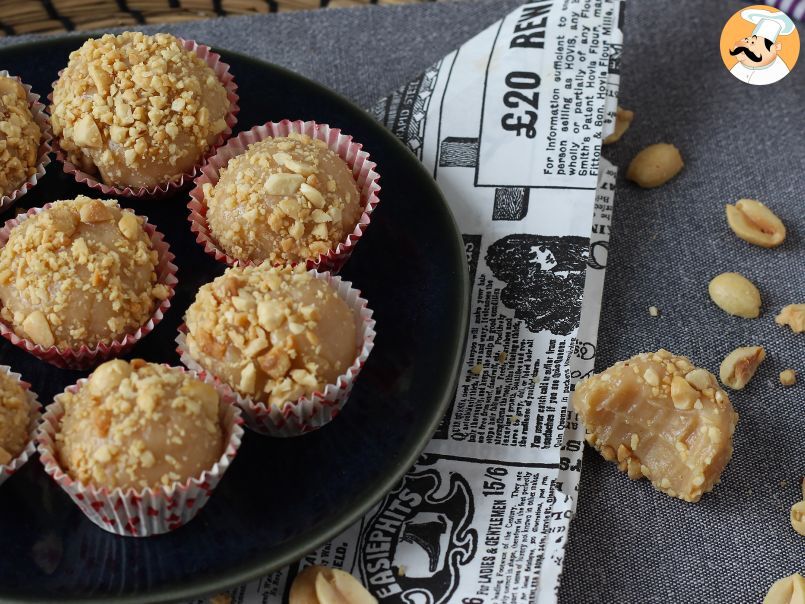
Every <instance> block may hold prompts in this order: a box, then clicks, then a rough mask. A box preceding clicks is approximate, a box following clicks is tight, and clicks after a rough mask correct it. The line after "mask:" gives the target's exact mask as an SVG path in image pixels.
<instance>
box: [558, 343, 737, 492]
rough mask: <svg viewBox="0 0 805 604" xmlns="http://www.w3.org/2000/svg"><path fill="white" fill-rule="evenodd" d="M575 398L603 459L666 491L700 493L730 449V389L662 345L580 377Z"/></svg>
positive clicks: (732, 425)
mask: <svg viewBox="0 0 805 604" xmlns="http://www.w3.org/2000/svg"><path fill="white" fill-rule="evenodd" d="M572 403H573V406H574V407H575V409H576V411H577V412H578V413H579V415H580V416H581V417H582V419H583V420H584V423H585V425H586V427H587V441H588V442H589V443H590V444H591V445H593V446H594V447H595V448H596V449H598V450H599V451H600V452H601V455H602V456H603V457H604V459H606V460H608V461H614V462H617V464H618V469H619V470H621V471H622V472H626V473H627V474H628V475H629V478H632V479H638V478H643V477H646V478H648V479H649V480H651V483H652V484H653V485H654V487H655V488H657V489H659V490H661V491H663V492H664V493H666V494H668V495H670V496H671V497H678V498H680V499H684V500H685V501H698V500H699V498H701V496H702V494H703V493H706V492H708V491H710V490H712V488H713V486H714V485H715V484H717V483H718V480H719V478H720V476H721V472H722V471H723V469H724V467H725V466H726V465H727V462H728V461H729V459H730V457H731V456H732V434H733V432H734V431H735V424H736V422H737V421H738V415H737V414H736V413H735V411H734V410H733V408H732V404H731V403H730V400H729V397H728V396H727V394H726V393H725V392H724V391H723V390H721V389H720V388H719V387H718V382H717V381H716V379H715V377H714V376H713V375H712V374H711V373H709V372H708V371H706V370H705V369H700V368H696V367H694V366H693V365H692V364H691V363H690V361H689V360H688V359H686V358H685V357H678V356H674V355H672V354H671V353H670V352H668V351H667V350H659V351H657V352H656V353H644V354H640V355H637V356H634V357H632V358H631V359H629V360H627V361H622V362H619V363H616V364H615V365H613V366H612V367H610V368H609V369H607V370H605V371H603V372H602V373H600V374H597V375H594V376H592V377H589V378H587V379H585V380H582V381H581V382H579V384H578V385H577V386H576V391H575V392H574V394H573V399H572Z"/></svg>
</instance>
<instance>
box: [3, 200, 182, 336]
mask: <svg viewBox="0 0 805 604" xmlns="http://www.w3.org/2000/svg"><path fill="white" fill-rule="evenodd" d="M157 263H158V257H157V252H156V251H155V250H153V249H152V247H151V241H150V239H149V237H148V235H147V234H146V232H145V230H144V229H143V219H142V218H140V217H138V216H136V215H135V214H133V213H132V212H131V211H130V210H121V209H120V207H119V206H118V205H117V202H115V201H111V200H97V199H90V198H88V197H84V196H79V197H77V198H76V199H74V200H66V201H57V202H55V203H54V204H53V205H52V206H51V207H50V208H49V209H47V210H44V211H42V212H39V213H38V214H35V215H33V216H31V217H29V218H27V219H25V220H23V221H22V222H21V223H20V224H19V225H17V226H16V227H14V228H13V229H12V230H11V233H10V236H9V239H8V242H7V243H6V245H5V246H4V247H3V248H2V249H0V302H2V308H0V317H2V318H3V320H5V321H7V322H8V323H9V324H11V325H12V326H13V328H14V330H15V332H16V333H17V335H19V336H20V337H23V338H28V339H30V340H32V341H33V342H34V343H36V344H40V345H41V346H43V347H44V348H50V347H51V346H54V345H55V346H57V347H59V348H62V349H63V348H69V347H74V346H80V345H87V346H93V345H95V344H98V343H99V342H105V343H108V342H110V341H112V340H114V339H117V338H118V337H120V336H121V335H123V334H125V333H128V332H131V331H135V330H137V329H138V328H139V327H140V326H142V325H143V324H144V323H145V322H146V321H147V320H148V318H149V317H150V316H151V314H152V312H153V309H154V307H155V306H156V303H157V301H158V300H163V299H165V298H166V297H167V296H168V294H169V292H168V289H167V287H166V286H165V285H162V284H159V283H157V275H156V267H157Z"/></svg>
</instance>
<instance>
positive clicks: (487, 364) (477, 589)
mask: <svg viewBox="0 0 805 604" xmlns="http://www.w3.org/2000/svg"><path fill="white" fill-rule="evenodd" d="M622 19H623V14H622V3H621V2H620V0H539V1H535V2H528V3H526V4H524V5H523V6H522V7H520V8H518V9H517V10H515V11H514V12H512V13H511V14H509V15H508V16H506V17H505V18H504V19H502V20H501V21H499V22H498V23H496V24H494V25H492V26H491V27H489V28H488V29H486V30H485V31H483V32H481V33H480V34H478V35H477V36H476V37H474V38H473V39H471V40H469V41H468V42H467V43H465V44H464V45H463V46H461V47H460V48H459V49H458V50H456V51H454V52H453V53H451V54H449V55H448V56H446V57H445V58H444V59H443V60H441V61H440V62H439V63H437V64H436V65H434V66H433V67H432V68H430V69H429V70H427V71H426V72H425V73H423V74H421V76H419V77H418V78H417V79H415V80H413V81H411V82H409V83H408V84H406V85H405V86H403V87H401V88H400V89H399V90H397V91H396V92H394V93H393V94H392V95H391V96H389V97H388V98H386V99H384V100H383V101H381V102H380V103H378V104H377V106H376V107H374V108H373V109H372V113H373V114H374V115H375V116H376V117H377V119H378V120H379V121H381V122H382V123H384V124H386V125H387V126H388V127H389V128H390V129H391V130H392V131H393V132H394V133H395V134H396V135H397V136H398V137H399V138H400V139H402V140H403V142H405V143H406V145H407V146H408V147H409V149H410V150H411V152H413V153H414V154H415V155H416V156H417V157H418V158H419V159H420V160H421V161H422V163H423V164H424V165H425V166H426V167H427V169H428V170H430V171H431V172H432V173H433V175H434V178H435V179H436V181H437V182H438V184H439V186H440V187H441V189H442V191H443V192H444V194H445V197H446V198H447V200H448V202H449V203H450V206H451V209H452V210H453V213H454V215H455V217H456V220H457V222H458V224H459V227H460V229H461V232H462V233H463V237H464V243H465V246H466V253H467V261H468V264H469V270H470V273H471V279H472V283H473V288H472V307H471V317H470V333H469V340H468V344H467V348H466V351H465V353H464V369H465V371H464V373H463V374H462V376H461V378H460V381H459V385H458V389H457V392H456V396H455V400H454V402H453V404H452V405H451V407H450V409H449V410H448V412H447V414H446V416H445V418H444V420H443V421H442V424H441V425H440V427H439V429H438V430H437V432H436V434H435V436H434V438H433V441H432V442H431V443H430V445H429V446H428V447H427V449H426V451H425V453H424V454H423V455H422V456H421V458H420V460H419V461H418V463H417V464H416V465H415V466H414V467H413V468H412V469H411V470H410V471H409V472H408V474H407V475H406V476H405V477H404V478H403V480H402V481H401V482H400V483H399V484H398V485H397V487H396V488H395V489H394V491H392V492H391V493H389V494H388V495H387V496H386V497H385V498H384V499H383V500H382V501H381V503H380V504H379V505H378V506H377V507H375V508H374V509H373V510H372V511H371V512H369V513H368V514H367V515H366V516H364V518H363V519H362V520H361V521H360V522H359V523H358V524H356V525H354V526H352V527H351V528H350V529H349V530H347V531H346V532H344V533H343V534H342V535H340V536H339V537H338V538H336V539H334V540H332V541H331V542H330V543H327V544H326V545H324V546H323V547H321V548H320V549H319V550H317V551H315V552H313V553H311V554H310V555H308V556H307V557H305V558H304V559H303V560H302V561H300V562H299V564H296V565H293V566H291V567H289V568H286V569H283V570H282V571H279V572H276V573H273V574H271V575H269V576H267V577H264V578H262V579H260V580H259V581H255V582H253V583H250V584H248V585H245V586H242V587H240V588H239V589H237V590H235V591H234V592H233V593H232V596H233V601H234V602H244V603H246V604H257V603H270V604H274V603H280V602H283V601H285V600H286V599H287V596H288V591H289V589H290V584H291V582H292V581H293V578H294V577H295V576H296V574H297V573H298V571H299V570H301V568H302V567H304V566H306V565H309V564H323V565H327V566H333V567H338V568H344V569H345V570H347V571H349V572H351V573H352V574H353V575H355V576H356V577H358V578H359V579H360V580H361V582H362V583H363V584H364V585H366V586H367V588H368V589H369V590H370V591H371V592H372V594H373V595H374V596H375V597H376V598H377V599H378V601H379V602H382V603H395V604H397V603H400V604H403V603H405V604H447V603H449V602H460V603H461V604H485V603H490V602H507V603H511V602H537V603H539V604H542V603H552V602H556V598H557V596H556V594H557V590H558V587H559V580H560V575H561V569H562V559H563V555H564V548H565V543H566V538H567V532H568V527H569V523H570V519H571V517H572V515H573V510H574V507H575V496H576V491H577V486H578V481H579V477H580V472H581V452H582V443H583V437H584V429H583V427H582V426H581V425H580V423H579V421H578V418H577V417H576V415H575V414H574V413H573V412H571V411H569V410H568V398H569V394H570V392H571V390H572V387H573V386H572V385H573V384H574V383H575V381H576V380H578V379H579V378H580V377H583V376H585V375H587V374H588V373H590V372H591V371H592V367H593V361H594V357H595V347H596V334H597V330H598V316H599V311H600V305H601V294H602V289H603V280H604V269H605V267H606V256H607V243H608V238H609V225H610V223H611V218H612V205H613V194H614V183H615V175H616V171H615V168H614V166H612V165H611V164H610V163H609V162H607V161H606V160H605V159H602V158H601V157H600V151H601V140H602V137H603V136H606V135H607V134H609V133H610V132H611V131H612V128H613V119H614V112H615V108H616V101H617V89H618V84H619V58H620V50H621V43H622V33H621V27H620V24H621V23H622Z"/></svg>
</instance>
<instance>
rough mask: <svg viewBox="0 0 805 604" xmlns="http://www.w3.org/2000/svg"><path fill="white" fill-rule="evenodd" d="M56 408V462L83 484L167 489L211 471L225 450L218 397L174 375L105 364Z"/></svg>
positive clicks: (145, 366) (137, 362)
mask: <svg viewBox="0 0 805 604" xmlns="http://www.w3.org/2000/svg"><path fill="white" fill-rule="evenodd" d="M61 402H62V405H63V406H64V417H63V418H62V420H61V424H60V425H59V428H58V432H57V434H56V449H57V454H58V459H59V462H60V464H61V466H62V467H63V468H64V470H65V471H66V472H67V473H68V474H69V475H70V476H71V477H72V478H74V479H75V480H78V481H80V482H82V483H85V484H92V485H94V486H96V487H106V488H109V489H115V488H122V489H128V488H135V489H141V488H156V487H160V486H170V485H172V484H174V483H176V482H184V481H185V480H187V479H188V478H192V477H194V476H199V475H200V474H201V473H202V472H204V471H205V470H209V469H211V468H212V466H213V465H215V463H216V462H217V461H218V459H219V458H220V456H221V454H222V453H223V450H224V436H223V430H222V429H221V424H220V420H219V405H220V399H219V396H218V392H216V390H215V388H213V387H212V386H210V385H209V384H206V383H204V382H202V381H200V380H199V379H198V378H195V377H193V376H192V375H190V374H188V373H186V372H184V371H182V370H181V369H177V368H175V367H166V366H164V365H157V364H154V363H146V362H145V361H143V360H142V359H134V360H132V361H131V363H129V362H127V361H122V360H119V359H117V360H114V361H109V362H107V363H104V364H103V365H101V366H99V367H98V368H97V369H96V370H95V371H94V372H93V373H92V375H90V376H89V379H88V381H87V382H86V383H85V384H83V385H82V386H81V387H80V388H79V389H78V391H77V392H76V393H70V392H67V393H65V394H64V396H63V397H62V399H61Z"/></svg>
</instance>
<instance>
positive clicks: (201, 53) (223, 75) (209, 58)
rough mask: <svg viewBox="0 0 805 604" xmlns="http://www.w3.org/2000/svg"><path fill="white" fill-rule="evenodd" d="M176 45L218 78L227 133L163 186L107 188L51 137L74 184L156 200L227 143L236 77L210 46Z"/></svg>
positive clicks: (235, 108) (235, 105) (235, 103)
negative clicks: (223, 96)
mask: <svg viewBox="0 0 805 604" xmlns="http://www.w3.org/2000/svg"><path fill="white" fill-rule="evenodd" d="M177 39H178V40H179V42H181V44H182V46H183V47H184V49H185V50H189V51H192V52H195V53H196V55H197V56H198V57H199V58H201V59H202V60H204V61H206V63H207V65H209V67H210V68H211V69H212V70H213V71H214V72H215V75H216V76H217V77H218V80H219V81H220V82H221V84H222V85H223V86H224V88H225V89H226V94H227V98H228V99H229V113H228V114H227V116H226V130H224V131H223V132H222V133H221V134H219V135H218V137H217V138H216V139H215V141H214V142H213V144H212V145H211V146H210V148H209V150H208V151H207V153H205V154H204V157H202V158H201V159H200V160H199V161H198V163H197V164H196V165H195V166H194V167H193V170H192V171H191V172H187V173H185V174H182V175H181V176H180V177H179V178H177V179H174V180H172V181H170V182H167V183H162V184H160V185H155V186H153V187H136V188H132V187H118V186H112V185H107V184H105V183H102V182H100V181H99V180H98V179H97V177H96V176H93V175H92V174H87V173H86V172H84V171H82V170H81V169H80V168H78V166H76V165H75V164H73V163H72V162H71V161H69V160H68V159H67V156H66V155H65V154H64V151H62V149H61V147H60V146H59V139H58V137H54V139H53V148H54V150H55V151H56V159H58V160H59V161H60V162H61V163H62V167H63V169H64V171H65V172H66V173H67V174H72V176H73V178H75V180H76V182H79V183H81V184H84V185H86V186H88V187H90V188H91V189H96V190H98V191H101V192H102V193H103V194H104V195H119V196H123V197H133V198H146V197H151V198H159V197H164V196H166V195H169V194H171V193H173V192H175V191H178V190H179V189H181V188H182V187H184V186H185V185H186V184H187V183H189V182H190V181H191V180H192V179H193V178H194V177H195V176H196V175H197V174H198V173H199V169H200V168H201V166H202V165H204V163H205V162H206V161H207V160H208V159H209V158H210V157H211V156H212V155H213V154H215V151H216V150H217V149H218V147H220V146H221V145H223V144H224V142H226V140H227V139H228V138H229V137H230V136H231V135H232V129H233V128H234V127H235V124H237V123H238V118H237V114H238V112H239V111H240V107H239V106H238V100H239V98H240V97H239V96H238V94H237V89H238V85H237V84H236V83H235V77H234V76H233V75H232V74H231V73H230V72H229V65H228V64H227V63H224V62H223V61H221V55H219V54H218V53H215V52H213V51H212V50H211V49H210V47H209V46H204V45H203V44H198V43H197V42H194V41H193V40H185V39H183V38H177ZM63 71H64V70H63V69H62V70H61V71H59V77H61V74H62V72H63ZM55 85H56V82H53V86H52V87H55ZM48 100H49V101H50V102H51V103H52V102H53V92H52V91H51V93H50V94H49V95H48Z"/></svg>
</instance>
